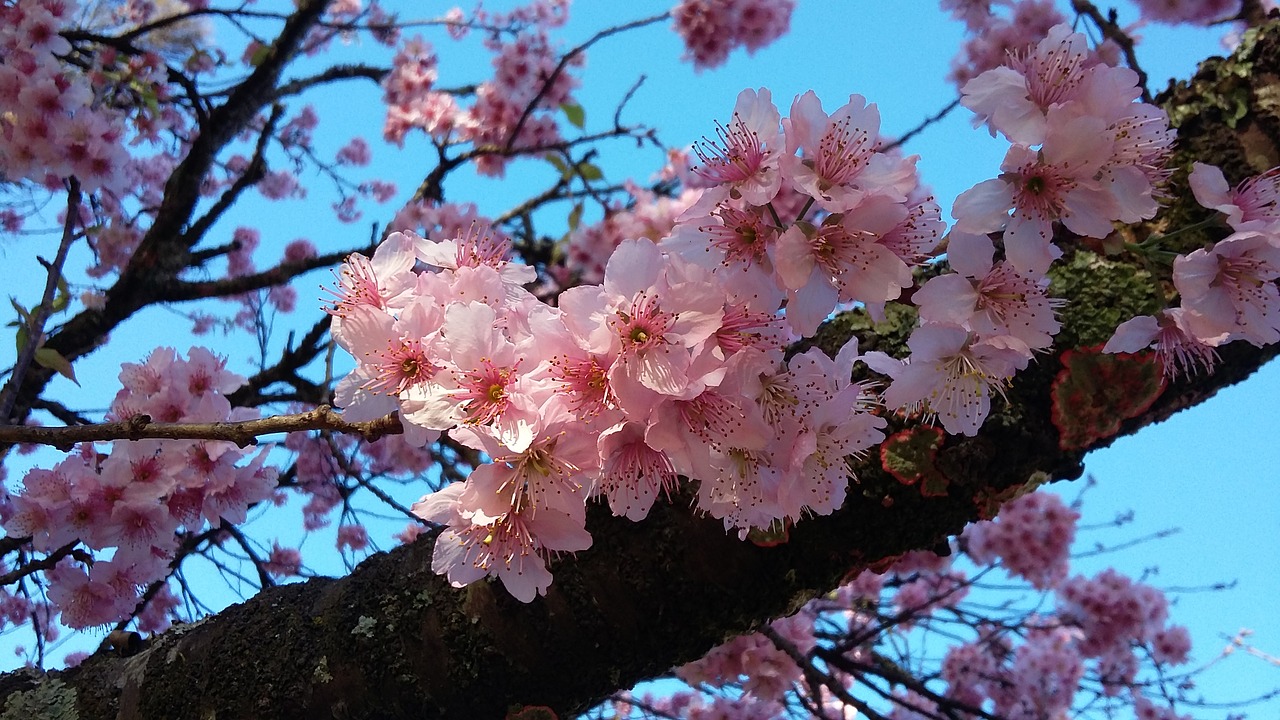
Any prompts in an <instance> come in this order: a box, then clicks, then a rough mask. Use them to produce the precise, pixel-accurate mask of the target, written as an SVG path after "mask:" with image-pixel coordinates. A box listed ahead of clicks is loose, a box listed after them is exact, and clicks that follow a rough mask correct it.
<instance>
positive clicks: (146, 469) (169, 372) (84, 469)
mask: <svg viewBox="0 0 1280 720" xmlns="http://www.w3.org/2000/svg"><path fill="white" fill-rule="evenodd" d="M120 382H121V384H122V385H123V389H121V390H120V392H119V393H118V394H117V395H116V398H115V400H114V401H112V403H111V409H110V411H109V413H108V416H109V418H110V419H117V420H127V419H129V418H132V417H136V416H139V415H147V416H149V417H151V418H152V419H153V420H156V421H158V422H201V423H209V422H220V421H227V420H246V419H251V418H253V417H256V416H257V412H256V411H254V410H250V409H246V408H235V409H232V407H231V405H230V403H229V402H228V401H227V398H226V394H227V393H229V392H230V391H232V390H234V389H236V388H238V387H239V386H240V385H241V384H243V383H244V378H242V377H240V376H238V375H235V374H233V373H230V372H228V371H227V370H226V368H225V367H224V363H223V361H222V360H220V359H219V358H217V357H215V356H214V355H213V354H212V353H210V352H209V351H208V350H205V349H203V348H192V350H191V352H190V353H189V357H188V358H187V359H183V358H181V357H179V356H178V355H177V354H176V353H175V352H174V351H173V350H172V349H169V348H160V349H158V350H156V351H154V352H153V353H151V355H150V356H149V357H148V358H147V361H146V362H145V363H142V364H134V363H126V364H125V365H124V368H123V369H122V371H121V373H120ZM266 455H267V450H265V449H264V450H262V451H261V452H258V453H257V454H255V455H252V456H250V455H249V453H248V452H247V451H245V450H243V449H241V448H239V447H238V446H236V444H235V443H231V442H226V441H214V440H201V441H183V442H179V441H160V440H139V441H134V442H122V443H118V444H116V445H115V446H114V448H113V450H112V451H111V452H110V453H109V454H107V453H102V452H99V451H98V450H97V449H96V448H95V447H94V446H93V445H91V444H82V445H80V448H79V452H77V453H75V454H73V455H71V456H69V457H68V458H67V459H66V460H63V461H62V462H61V463H59V464H58V465H57V466H56V467H54V468H53V469H49V470H46V469H35V470H32V471H30V472H29V473H27V475H26V477H25V478H24V479H23V491H22V493H21V494H19V495H17V496H15V497H14V498H13V512H12V514H11V515H10V516H9V517H8V519H7V520H6V521H5V523H4V529H5V532H7V533H8V534H9V536H10V537H24V536H30V537H31V543H32V546H33V547H34V548H35V549H36V550H38V551H41V552H46V553H54V552H55V551H57V550H58V549H59V548H63V547H64V546H68V545H71V546H74V545H75V544H76V543H81V544H83V545H84V546H85V547H88V548H90V549H92V550H96V551H102V550H105V549H107V548H115V552H114V555H112V557H111V559H109V560H102V559H98V560H96V561H95V562H93V563H92V565H91V566H90V567H89V568H88V572H86V571H85V568H84V567H83V566H82V565H81V564H80V563H78V562H75V561H73V560H72V559H71V558H69V557H68V558H64V559H63V560H62V561H61V562H59V563H58V565H57V566H56V567H55V568H53V569H51V570H49V571H48V572H47V574H46V577H47V578H48V580H49V598H50V599H51V600H52V601H53V602H54V603H55V604H56V605H57V606H58V607H59V608H61V609H62V621H63V623H64V624H66V625H67V626H69V627H72V628H81V627H87V626H91V625H101V624H104V623H108V622H114V621H116V620H119V619H121V618H125V617H128V616H129V615H130V614H131V613H132V612H133V611H134V607H135V605H137V603H138V599H139V595H140V592H141V591H142V589H144V588H146V587H147V586H148V585H150V584H151V583H153V582H155V581H157V580H161V579H164V578H165V577H167V576H168V574H169V562H170V561H171V560H172V559H173V556H174V552H175V551H176V550H177V546H178V539H177V538H178V536H177V532H179V530H180V529H182V530H185V531H187V532H188V533H191V532H199V531H201V530H202V529H204V528H205V527H206V525H209V526H213V527H217V526H219V525H220V524H221V523H223V522H228V523H232V524H238V523H241V522H244V520H245V515H246V513H247V511H248V509H249V506H251V505H253V504H254V503H257V502H260V501H262V500H264V499H266V498H268V497H270V496H271V493H272V491H273V490H274V489H275V481H276V471H275V469H273V468H271V467H268V466H266V465H264V462H265V460H266ZM244 460H247V461H248V462H247V463H246V464H240V463H241V461H244Z"/></svg>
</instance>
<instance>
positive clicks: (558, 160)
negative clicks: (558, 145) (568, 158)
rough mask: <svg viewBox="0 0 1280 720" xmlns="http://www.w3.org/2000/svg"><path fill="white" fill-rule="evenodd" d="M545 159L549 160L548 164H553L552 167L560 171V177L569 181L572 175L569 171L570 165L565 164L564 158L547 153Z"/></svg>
mask: <svg viewBox="0 0 1280 720" xmlns="http://www.w3.org/2000/svg"><path fill="white" fill-rule="evenodd" d="M543 157H545V158H546V159H547V162H549V163H551V166H552V167H554V168H555V169H556V170H559V171H560V177H562V178H566V179H567V178H568V177H569V175H571V174H572V173H571V172H570V170H569V165H568V164H567V163H565V161H564V158H562V157H560V156H559V155H556V154H555V153H547V154H546V155H544V156H543Z"/></svg>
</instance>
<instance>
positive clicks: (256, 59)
mask: <svg viewBox="0 0 1280 720" xmlns="http://www.w3.org/2000/svg"><path fill="white" fill-rule="evenodd" d="M270 53H271V46H270V45H263V46H262V47H260V48H258V49H257V50H254V51H253V55H252V56H250V57H249V64H250V65H252V66H253V67H258V66H259V65H261V64H262V63H263V61H264V60H266V59H267V55H269V54H270Z"/></svg>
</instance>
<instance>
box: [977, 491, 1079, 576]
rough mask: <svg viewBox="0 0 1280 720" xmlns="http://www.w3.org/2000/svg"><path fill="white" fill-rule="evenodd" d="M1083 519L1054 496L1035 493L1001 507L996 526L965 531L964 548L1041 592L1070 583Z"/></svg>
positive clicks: (991, 522) (991, 523)
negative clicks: (1079, 522) (1073, 553)
mask: <svg viewBox="0 0 1280 720" xmlns="http://www.w3.org/2000/svg"><path fill="white" fill-rule="evenodd" d="M1079 519H1080V513H1078V512H1076V511H1075V510H1073V509H1072V508H1069V507H1067V506H1066V504H1064V503H1063V502H1062V498H1060V497H1058V496H1057V495H1055V494H1053V493H1040V492H1037V493H1029V494H1027V495H1023V496H1022V497H1020V498H1016V499H1014V500H1010V501H1009V502H1006V503H1005V504H1004V505H1003V506H1001V507H1000V514H999V515H998V516H997V517H996V519H994V520H984V521H982V522H977V523H974V524H973V525H970V526H969V527H967V528H965V531H964V536H963V544H962V547H963V548H964V550H965V553H966V554H967V555H968V556H969V557H971V558H973V561H974V562H976V563H978V564H979V565H990V564H993V563H995V562H996V561H997V560H998V561H999V563H1000V566H1001V567H1003V568H1004V569H1005V571H1006V572H1008V573H1009V574H1010V575H1014V576H1016V577H1020V578H1022V579H1024V580H1026V581H1027V582H1029V583H1031V586H1032V587H1034V588H1036V589H1039V590H1047V589H1049V588H1052V587H1057V586H1058V585H1060V584H1061V583H1062V581H1064V580H1066V579H1067V572H1068V569H1069V568H1068V566H1069V565H1070V561H1071V555H1070V553H1071V543H1072V541H1074V540H1075V533H1076V521H1077V520H1079Z"/></svg>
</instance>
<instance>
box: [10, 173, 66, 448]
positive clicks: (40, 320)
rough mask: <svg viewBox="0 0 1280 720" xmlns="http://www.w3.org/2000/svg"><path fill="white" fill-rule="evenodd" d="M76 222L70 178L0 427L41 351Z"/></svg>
mask: <svg viewBox="0 0 1280 720" xmlns="http://www.w3.org/2000/svg"><path fill="white" fill-rule="evenodd" d="M79 219H80V181H79V180H77V179H75V178H74V177H72V178H69V179H68V181H67V219H66V221H65V222H63V224H62V241H61V242H60V243H58V254H57V255H56V256H55V257H54V259H53V264H52V265H50V266H49V277H48V279H46V280H45V283H44V295H43V296H42V297H41V298H40V304H39V305H37V306H36V307H35V308H33V309H32V310H31V316H30V318H29V319H28V322H27V342H26V344H25V345H23V346H22V348H21V352H19V353H18V360H17V362H15V363H14V364H13V373H12V374H11V375H10V376H9V382H8V383H7V384H6V385H5V387H4V392H2V393H0V425H7V424H8V423H9V422H10V418H9V414H10V413H12V412H13V406H14V404H15V403H16V402H17V400H18V389H19V388H21V387H22V380H23V378H24V377H25V376H26V374H27V368H29V367H31V362H32V361H33V360H34V359H35V357H36V350H38V349H39V348H40V346H41V341H42V340H43V339H44V324H45V321H46V320H48V319H49V314H50V313H51V312H52V311H53V299H54V297H55V295H56V294H57V292H58V281H59V280H60V279H62V266H63V265H65V264H66V262H67V252H68V251H70V249H71V243H73V242H75V239H76V237H78V236H77V234H76V223H77V221H78V220H79Z"/></svg>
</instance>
